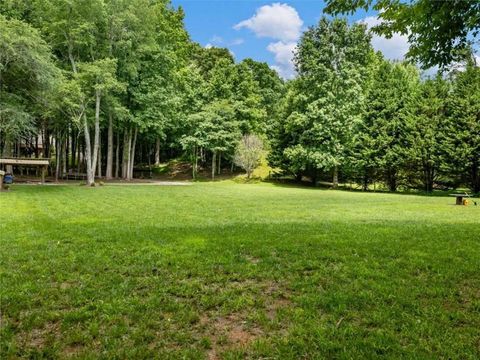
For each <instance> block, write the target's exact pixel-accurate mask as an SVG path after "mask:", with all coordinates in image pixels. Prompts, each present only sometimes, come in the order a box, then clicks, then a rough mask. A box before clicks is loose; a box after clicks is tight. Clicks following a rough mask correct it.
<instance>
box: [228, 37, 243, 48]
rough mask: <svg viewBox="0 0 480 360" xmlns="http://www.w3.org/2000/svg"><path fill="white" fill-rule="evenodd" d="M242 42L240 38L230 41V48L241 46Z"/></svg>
mask: <svg viewBox="0 0 480 360" xmlns="http://www.w3.org/2000/svg"><path fill="white" fill-rule="evenodd" d="M244 42H245V41H244V40H243V39H242V38H237V39H233V40H232V41H230V46H236V45H242V44H243V43H244Z"/></svg>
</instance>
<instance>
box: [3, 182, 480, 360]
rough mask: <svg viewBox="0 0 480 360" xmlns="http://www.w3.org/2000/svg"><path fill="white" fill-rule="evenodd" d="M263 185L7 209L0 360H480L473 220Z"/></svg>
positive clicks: (472, 212) (26, 193)
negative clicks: (78, 359)
mask: <svg viewBox="0 0 480 360" xmlns="http://www.w3.org/2000/svg"><path fill="white" fill-rule="evenodd" d="M454 202H455V199H454V198H450V197H421V196H413V195H395V194H373V193H368V194H364V193H352V192H342V191H329V190H318V189H308V188H296V187H288V186H276V185H272V184H257V185H245V184H233V183H230V182H221V183H196V184H194V185H193V186H178V187H166V186H125V187H119V186H115V187H114V186H105V187H99V188H94V189H93V188H86V187H79V186H45V187H36V186H18V185H17V186H15V185H14V186H13V187H12V191H10V192H8V193H2V194H0V231H1V233H0V234H1V237H0V244H1V251H0V270H1V286H0V296H1V310H2V313H1V322H2V329H1V339H0V341H1V343H0V344H1V345H0V346H1V349H0V358H1V359H9V358H64V357H75V358H89V359H98V358H103V359H114V358H117V359H126V358H131V359H141V358H145V359H152V358H158V359H169V358H171V359H179V358H187V359H202V358H209V359H243V358H263V359H266V358H268V359H272V358H274V359H299V358H305V359H321V358H345V359H347V358H348V359H358V358H380V357H389V358H395V359H397V358H406V359H412V358H417V359H429V358H430V359H439V358H443V359H468V358H471V359H474V358H479V357H480V206H478V207H474V206H469V207H462V206H453V205H451V204H453V203H454Z"/></svg>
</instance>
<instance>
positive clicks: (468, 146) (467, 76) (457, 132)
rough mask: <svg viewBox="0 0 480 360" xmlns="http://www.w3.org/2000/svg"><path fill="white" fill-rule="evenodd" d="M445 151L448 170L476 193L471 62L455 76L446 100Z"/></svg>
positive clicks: (479, 103) (477, 97)
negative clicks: (465, 180)
mask: <svg viewBox="0 0 480 360" xmlns="http://www.w3.org/2000/svg"><path fill="white" fill-rule="evenodd" d="M449 112H450V114H449V117H448V120H449V121H448V125H447V129H446V133H445V139H446V141H445V144H446V146H445V150H446V157H447V159H448V161H447V164H449V170H450V172H451V173H454V174H463V175H464V176H465V177H466V178H467V181H468V183H469V184H470V187H471V189H472V190H473V191H474V192H480V68H479V67H478V66H475V64H474V63H473V61H469V62H468V63H467V66H466V69H465V71H460V72H457V73H456V74H455V80H454V84H453V89H452V93H451V96H450V100H449Z"/></svg>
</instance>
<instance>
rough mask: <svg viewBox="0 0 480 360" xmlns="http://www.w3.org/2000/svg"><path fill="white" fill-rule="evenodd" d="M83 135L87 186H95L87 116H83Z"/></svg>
mask: <svg viewBox="0 0 480 360" xmlns="http://www.w3.org/2000/svg"><path fill="white" fill-rule="evenodd" d="M83 133H84V136H85V147H84V149H85V163H86V164H87V185H88V186H93V185H95V172H94V170H93V169H92V148H91V142H90V131H89V130H88V123H87V115H85V114H84V115H83Z"/></svg>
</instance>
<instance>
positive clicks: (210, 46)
mask: <svg viewBox="0 0 480 360" xmlns="http://www.w3.org/2000/svg"><path fill="white" fill-rule="evenodd" d="M212 47H214V45H213V44H210V43H208V44H206V45H205V49H210V48H212Z"/></svg>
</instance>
